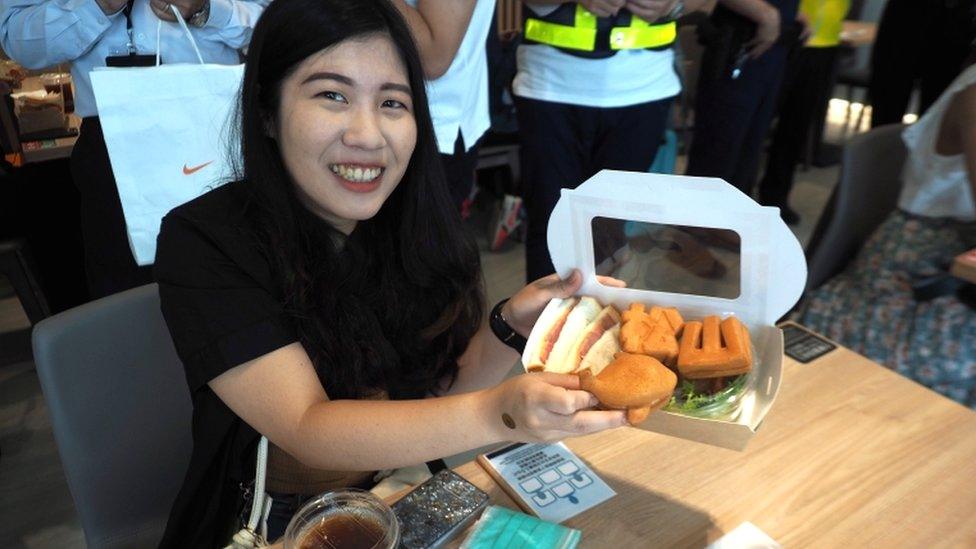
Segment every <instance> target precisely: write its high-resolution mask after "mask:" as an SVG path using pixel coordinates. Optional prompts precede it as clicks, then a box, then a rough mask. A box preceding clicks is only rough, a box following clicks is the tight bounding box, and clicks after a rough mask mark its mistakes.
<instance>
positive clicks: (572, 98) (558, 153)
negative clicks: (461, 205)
mask: <svg viewBox="0 0 976 549" xmlns="http://www.w3.org/2000/svg"><path fill="white" fill-rule="evenodd" d="M703 4H704V0H687V1H682V0H580V1H579V2H561V1H558V0H540V1H527V2H523V7H524V13H523V15H524V17H523V19H524V26H525V32H524V42H523V44H522V45H521V46H519V48H518V53H517V57H518V72H517V74H516V76H515V81H514V83H513V90H514V95H515V106H516V112H517V115H518V125H519V140H520V142H521V151H520V164H521V169H522V181H523V183H522V195H523V200H524V205H525V208H526V214H527V222H528V227H527V229H528V232H527V237H526V245H525V259H526V278H527V280H535V279H537V278H539V277H542V276H545V275H547V274H549V273H552V272H553V270H554V269H553V266H552V261H551V259H550V257H549V249H548V243H547V240H546V229H547V227H548V224H549V216H550V214H551V213H552V210H553V208H554V207H555V205H556V202H557V201H558V200H559V194H560V189H563V188H575V187H576V186H578V185H579V184H580V183H582V182H583V181H585V180H586V179H588V178H589V177H591V176H592V175H594V174H595V173H597V172H598V171H600V170H602V169H605V168H610V169H618V170H631V171H642V172H644V171H647V170H648V168H650V166H651V163H652V162H653V161H654V156H655V154H656V153H657V149H658V146H659V145H660V142H661V139H662V137H663V135H664V130H665V126H666V123H667V117H668V113H669V112H670V107H671V103H672V101H673V100H674V97H675V96H676V95H677V94H678V93H679V92H680V91H681V83H680V81H679V80H678V75H677V74H676V73H675V69H674V52H673V49H672V45H673V44H674V41H675V37H676V24H675V19H677V17H678V16H679V15H680V14H681V13H683V12H686V11H693V10H697V9H699V8H700V7H701V6H702V5H703Z"/></svg>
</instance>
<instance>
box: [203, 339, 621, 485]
mask: <svg viewBox="0 0 976 549" xmlns="http://www.w3.org/2000/svg"><path fill="white" fill-rule="evenodd" d="M209 385H210V387H211V388H212V389H213V391H214V392H215V393H216V394H217V396H218V397H219V398H220V399H221V400H222V401H223V402H224V403H226V404H227V406H228V407H230V409H231V410H232V411H233V412H234V413H235V414H237V415H238V416H239V417H240V418H242V419H243V420H244V421H245V422H247V424H248V425H250V426H252V427H253V428H254V429H255V430H257V431H258V432H259V433H262V434H263V435H265V436H267V437H268V439H269V440H270V441H271V442H273V443H274V444H275V445H277V446H278V447H280V448H282V449H283V450H284V451H285V452H288V453H289V454H290V455H292V456H294V457H295V458H296V459H298V460H299V461H301V462H302V463H304V464H305V465H307V466H309V467H314V468H318V469H329V470H339V471H346V470H348V471H364V470H373V469H392V468H396V467H402V466H406V465H411V464H416V463H423V462H425V461H430V460H432V459H436V458H440V457H443V456H449V455H453V454H457V453H459V452H463V451H466V450H470V449H472V448H477V447H480V446H485V445H489V444H494V443H498V442H502V441H506V440H523V441H555V440H559V439H561V438H564V437H567V436H574V435H582V434H586V433H591V432H596V431H600V430H603V429H607V428H611V427H618V426H622V425H624V424H625V423H626V419H625V415H624V413H623V412H620V411H589V410H585V409H586V408H589V407H592V406H594V405H595V404H596V399H595V397H593V396H592V395H591V394H589V393H587V392H584V391H580V390H579V378H578V377H576V376H570V375H556V374H524V375H520V376H517V377H515V378H512V379H510V380H508V381H506V382H505V383H503V384H501V385H498V386H496V387H493V388H491V389H484V390H481V391H476V392H469V393H464V394H459V395H452V396H445V397H438V398H428V399H420V400H400V401H372V400H329V398H328V397H327V396H326V393H325V391H324V390H323V388H322V385H321V384H320V383H319V380H318V376H317V374H316V372H315V369H314V368H313V366H312V363H311V360H310V359H309V357H308V355H307V354H306V353H305V350H304V348H303V347H302V346H301V344H299V343H293V344H291V345H287V346H285V347H282V348H280V349H278V350H276V351H272V352H271V353H268V354H266V355H264V356H262V357H259V358H257V359H255V360H252V361H250V362H247V363H244V364H242V365H240V366H237V367H235V368H232V369H231V370H228V371H227V372H225V373H223V374H221V375H219V376H218V377H216V378H214V379H213V380H212V381H211V382H210V383H209ZM503 414H507V415H508V416H509V420H510V421H512V422H514V427H508V426H506V422H507V421H509V420H503Z"/></svg>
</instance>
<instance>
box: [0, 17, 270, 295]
mask: <svg viewBox="0 0 976 549" xmlns="http://www.w3.org/2000/svg"><path fill="white" fill-rule="evenodd" d="M269 2H270V0H170V1H166V2H164V1H162V0H128V1H127V0H0V44H2V45H3V49H4V51H5V52H6V53H7V55H9V56H10V57H11V58H12V59H14V60H15V61H17V62H18V63H20V64H22V65H24V66H25V67H27V68H31V69H41V68H44V67H50V66H53V65H57V64H59V63H70V64H71V76H72V80H73V81H74V86H75V112H76V113H77V115H78V116H80V117H82V118H83V120H82V123H81V131H80V135H79V137H78V141H77V142H76V143H75V146H74V149H73V151H72V154H71V175H72V179H74V182H75V185H76V186H77V187H78V191H79V193H80V195H81V231H82V241H83V245H84V249H85V271H86V274H87V278H88V286H89V291H90V294H91V297H92V298H96V299H97V298H99V297H104V296H106V295H109V294H113V293H116V292H120V291H122V290H126V289H129V288H133V287H136V286H141V285H143V284H147V283H149V282H152V270H151V268H150V267H139V266H138V265H136V262H135V259H133V256H132V251H131V250H130V248H129V241H128V236H127V235H126V230H125V219H124V217H123V215H122V205H121V202H120V201H119V194H118V189H117V188H116V185H115V178H114V176H113V175H112V167H111V165H110V163H109V158H108V151H107V150H106V148H105V141H104V139H103V137H102V129H101V125H100V124H99V121H98V110H97V108H96V106H95V97H94V95H93V94H92V87H91V80H90V78H89V76H88V74H89V72H91V70H92V69H94V68H96V67H104V66H106V64H107V62H108V60H111V61H112V62H113V64H115V65H121V66H133V65H139V64H144V63H145V62H146V58H141V59H140V58H139V57H138V55H152V56H153V57H154V56H155V54H156V29H157V26H158V23H159V21H160V20H163V21H164V22H165V23H164V24H163V25H162V28H161V30H160V43H161V46H160V49H161V50H162V55H161V57H162V61H163V63H197V62H198V61H197V58H196V55H195V54H194V52H193V47H192V46H191V44H190V43H189V41H188V40H187V39H186V36H185V34H184V33H183V31H182V29H181V28H180V26H179V25H177V24H176V18H175V16H174V15H173V13H172V12H171V11H170V8H169V6H170V5H173V6H176V7H177V8H178V9H179V12H180V14H181V15H182V16H183V18H184V19H185V20H186V22H187V24H188V26H189V28H190V32H191V33H192V34H193V37H194V39H195V40H196V42H197V46H198V47H199V48H200V53H201V54H202V55H203V58H204V59H205V60H206V61H207V62H208V63H223V64H237V63H240V51H241V50H242V49H243V48H244V47H246V46H247V43H248V40H249V39H250V37H251V30H252V29H253V27H254V24H255V22H256V21H257V19H258V17H259V16H260V15H261V11H262V10H263V9H264V6H265V5H267V4H268V3H269ZM153 62H155V59H153ZM132 100H133V101H139V98H138V97H133V98H132ZM145 107H146V108H147V109H150V108H152V105H146V106H145Z"/></svg>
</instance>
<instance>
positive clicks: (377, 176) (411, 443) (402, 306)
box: [156, 0, 624, 547]
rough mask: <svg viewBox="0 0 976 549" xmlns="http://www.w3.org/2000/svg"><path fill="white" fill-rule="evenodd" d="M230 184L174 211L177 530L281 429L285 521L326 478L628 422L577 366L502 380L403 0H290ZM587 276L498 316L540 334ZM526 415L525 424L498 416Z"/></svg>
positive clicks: (227, 491) (231, 502)
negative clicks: (182, 463)
mask: <svg viewBox="0 0 976 549" xmlns="http://www.w3.org/2000/svg"><path fill="white" fill-rule="evenodd" d="M238 117H239V122H240V124H239V129H240V140H239V145H240V149H241V150H240V152H241V154H240V157H241V159H242V164H241V166H240V167H239V169H238V172H239V173H238V177H237V180H236V181H235V182H232V183H228V184H226V185H224V186H222V187H220V188H217V189H215V190H213V191H211V192H209V193H207V194H205V195H203V196H201V197H200V198H198V199H196V200H194V201H192V202H189V203H187V204H185V205H183V206H180V207H179V208H176V209H175V210H173V211H172V212H170V213H169V214H168V215H167V216H166V218H165V219H164V220H163V224H162V227H161V230H160V234H159V244H158V247H157V258H156V276H157V280H158V281H159V288H160V299H161V304H162V310H163V315H164V317H165V319H166V323H167V325H168V327H169V330H170V333H171V335H172V337H173V341H174V344H175V346H176V349H177V352H178V353H179V355H180V358H181V360H182V361H183V364H184V368H185V370H186V377H187V381H188V384H189V388H190V392H191V395H192V399H193V406H194V417H193V437H194V448H193V456H192V458H191V463H190V468H189V471H188V472H187V476H186V479H185V481H184V485H183V488H182V489H181V491H180V493H179V496H178V497H177V500H176V502H175V503H174V506H173V510H172V513H171V516H170V520H169V524H168V526H167V531H166V536H165V538H164V540H163V543H162V545H163V546H167V547H168V546H180V547H214V546H222V545H223V544H225V543H226V542H227V540H228V539H229V537H230V533H231V532H233V531H236V530H237V529H238V528H239V527H240V523H239V519H240V514H241V510H242V509H245V508H247V507H246V506H247V502H248V498H249V493H250V490H251V487H252V483H253V479H254V461H255V448H256V446H257V443H258V440H259V438H260V436H261V435H264V436H265V437H267V438H268V440H269V441H270V444H269V453H268V465H267V487H268V491H269V492H271V493H272V496H273V501H274V503H273V505H272V508H271V510H270V517H269V519H268V524H267V535H268V537H269V538H270V539H275V538H276V537H278V536H280V534H281V533H282V531H283V530H284V527H285V525H286V524H287V522H288V519H289V518H290V517H291V515H292V514H293V513H294V512H295V510H296V509H297V508H298V507H300V506H301V504H302V502H303V501H305V500H307V499H309V498H310V497H312V496H314V495H315V494H318V493H320V492H323V491H326V490H330V489H334V488H338V487H347V486H356V487H369V486H371V484H372V482H373V478H374V477H373V473H374V472H375V471H376V470H380V469H392V468H396V467H402V466H407V465H413V464H418V463H423V462H426V461H430V460H433V459H436V458H439V457H443V456H449V455H452V454H456V453H458V452H461V451H465V450H470V449H472V448H476V447H480V446H484V445H487V444H493V443H496V442H501V441H504V440H521V441H547V440H555V439H559V438H563V437H565V436H568V435H570V434H584V433H588V432H593V431H596V430H600V429H605V428H608V427H615V426H618V425H622V424H623V422H624V417H623V414H622V413H621V412H610V411H592V410H585V411H584V409H585V408H588V407H590V406H593V405H594V404H595V400H594V399H593V397H592V395H589V394H588V393H585V392H583V391H580V390H578V389H579V387H578V384H579V382H578V379H577V378H575V377H572V376H558V375H548V374H546V375H542V374H539V375H535V374H533V375H523V376H517V377H515V378H512V379H509V380H507V381H503V379H504V377H505V375H506V374H507V373H508V371H509V370H510V369H511V367H512V365H513V364H514V363H515V362H516V360H517V354H516V353H515V352H514V351H513V350H512V349H510V348H508V347H506V346H505V345H504V344H503V343H502V342H501V341H499V340H498V339H497V338H496V337H495V336H494V334H493V333H492V332H491V331H490V330H489V329H487V327H486V326H485V325H484V323H483V318H484V303H483V296H482V290H481V273H480V266H479V256H478V250H477V247H476V246H475V244H474V243H473V242H472V241H471V240H470V239H469V238H468V237H467V232H466V231H465V230H463V228H462V227H461V225H460V219H459V216H458V213H457V211H456V209H455V208H453V207H452V205H451V201H450V199H449V194H448V191H447V188H446V186H445V184H444V180H443V174H442V173H441V171H440V168H439V164H438V157H437V150H436V146H435V138H434V132H433V128H432V125H431V121H430V114H429V112H428V107H427V98H426V96H425V91H424V81H423V72H422V70H421V64H420V60H419V57H418V54H417V50H416V47H415V45H414V43H413V42H412V39H411V37H410V33H409V31H408V29H407V27H406V25H405V24H404V22H403V20H402V19H401V18H400V15H399V14H398V12H397V11H396V9H395V8H394V7H393V6H392V5H391V4H390V3H389V2H388V1H387V0H359V1H356V2H348V1H345V0H276V1H275V2H274V3H272V4H271V6H270V7H269V8H268V9H267V10H266V12H265V13H264V15H263V16H262V18H261V20H260V21H259V22H258V24H257V26H256V27H255V30H254V36H253V38H252V41H251V46H250V50H249V54H248V59H247V62H246V67H245V74H244V82H243V85H242V93H241V102H240V104H239V107H238ZM581 282H582V279H581V277H579V276H578V275H577V276H573V277H570V278H569V279H567V280H564V281H561V280H559V279H558V278H557V277H555V276H553V277H549V278H546V279H543V280H541V281H538V282H536V283H534V284H532V285H529V286H527V287H526V288H525V289H523V290H522V291H520V292H519V293H518V294H516V295H515V296H513V297H512V298H511V299H510V300H509V301H508V302H506V303H505V305H504V307H502V308H500V310H501V315H502V317H503V318H504V319H506V320H507V321H508V322H509V323H510V324H511V327H512V329H514V330H516V331H518V332H519V333H521V334H522V335H523V336H524V335H527V334H528V331H529V330H530V328H531V326H532V324H533V323H534V322H535V320H536V319H537V318H538V316H539V314H540V313H541V311H542V309H543V307H544V306H545V305H546V303H547V302H548V301H549V300H550V299H551V298H553V297H564V296H568V295H570V294H572V293H573V292H575V291H576V290H578V288H579V286H580V284H581ZM503 416H504V417H508V418H509V420H510V421H509V422H507V423H508V426H506V422H505V421H504V420H503V419H502V418H503Z"/></svg>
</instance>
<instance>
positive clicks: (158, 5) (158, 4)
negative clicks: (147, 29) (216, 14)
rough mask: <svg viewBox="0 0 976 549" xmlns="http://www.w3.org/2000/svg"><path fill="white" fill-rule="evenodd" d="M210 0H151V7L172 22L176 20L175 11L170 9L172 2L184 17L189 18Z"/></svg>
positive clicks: (162, 17) (163, 18) (161, 16)
mask: <svg viewBox="0 0 976 549" xmlns="http://www.w3.org/2000/svg"><path fill="white" fill-rule="evenodd" d="M209 1H210V0H150V2H149V7H150V8H151V9H152V11H153V13H155V14H156V17H158V18H160V19H162V20H163V21H169V22H170V23H175V22H176V16H175V15H173V11H172V10H171V9H170V7H169V6H170V4H172V5H174V6H176V7H177V9H179V11H180V15H182V16H183V19H184V20H186V19H189V18H191V17H193V14H195V13H196V12H198V11H200V10H202V9H203V6H204V4H206V3H207V2H209Z"/></svg>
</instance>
